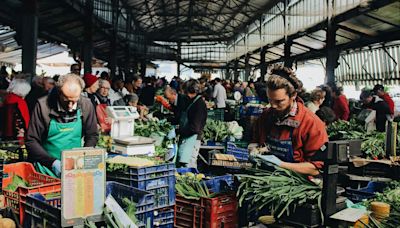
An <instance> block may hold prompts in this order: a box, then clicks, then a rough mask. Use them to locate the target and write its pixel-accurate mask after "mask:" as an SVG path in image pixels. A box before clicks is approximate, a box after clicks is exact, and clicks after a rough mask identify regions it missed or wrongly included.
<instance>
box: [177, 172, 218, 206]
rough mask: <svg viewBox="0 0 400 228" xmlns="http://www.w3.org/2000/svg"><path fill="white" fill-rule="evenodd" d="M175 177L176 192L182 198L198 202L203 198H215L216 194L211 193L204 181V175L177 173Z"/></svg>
mask: <svg viewBox="0 0 400 228" xmlns="http://www.w3.org/2000/svg"><path fill="white" fill-rule="evenodd" d="M175 176H176V184H175V190H176V192H177V193H178V194H179V195H181V196H182V197H184V198H186V199H195V200H198V199H200V198H201V197H203V198H212V197H214V196H215V194H214V193H210V191H209V190H208V188H207V186H206V184H205V182H203V181H202V180H203V178H205V176H204V174H197V175H195V174H194V173H191V172H188V173H185V174H184V175H180V174H178V173H176V174H175Z"/></svg>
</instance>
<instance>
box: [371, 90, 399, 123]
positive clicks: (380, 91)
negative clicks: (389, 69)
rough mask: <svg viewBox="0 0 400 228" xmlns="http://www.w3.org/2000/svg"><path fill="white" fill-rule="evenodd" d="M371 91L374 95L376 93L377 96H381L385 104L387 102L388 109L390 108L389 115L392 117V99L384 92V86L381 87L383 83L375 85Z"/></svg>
mask: <svg viewBox="0 0 400 228" xmlns="http://www.w3.org/2000/svg"><path fill="white" fill-rule="evenodd" d="M373 91H374V93H375V94H376V95H378V97H379V98H381V99H382V100H384V101H385V102H386V104H388V106H389V109H390V115H392V117H393V115H394V101H393V99H392V98H391V97H390V95H389V94H388V93H386V92H385V88H384V87H383V85H380V84H377V85H375V86H374V89H373Z"/></svg>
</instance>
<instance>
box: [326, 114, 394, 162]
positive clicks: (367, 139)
mask: <svg viewBox="0 0 400 228" xmlns="http://www.w3.org/2000/svg"><path fill="white" fill-rule="evenodd" d="M327 131H328V135H329V140H331V141H332V140H350V139H361V140H362V144H361V151H362V152H363V153H364V155H365V157H366V158H368V159H378V158H383V157H385V133H384V132H377V131H373V132H368V133H367V132H366V131H365V130H364V128H363V126H362V125H360V124H359V123H358V122H357V121H356V120H355V119H351V120H350V121H348V122H347V121H343V120H338V121H336V122H334V123H332V124H331V125H329V126H328V129H327ZM399 133H400V131H399ZM399 133H398V137H397V138H398V140H397V143H398V146H400V140H399V139H400V134H399Z"/></svg>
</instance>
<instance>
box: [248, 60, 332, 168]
mask: <svg viewBox="0 0 400 228" xmlns="http://www.w3.org/2000/svg"><path fill="white" fill-rule="evenodd" d="M299 90H301V86H300V83H299V80H298V79H297V78H296V77H295V75H294V73H293V72H292V71H291V70H290V69H288V68H283V67H281V66H277V67H276V68H275V69H274V70H273V71H272V75H271V76H270V77H269V78H268V81H267V96H268V100H269V102H270V104H271V108H269V109H267V110H266V111H264V113H263V114H262V115H261V116H260V118H259V119H258V123H257V125H256V127H255V132H254V133H255V134H254V142H255V143H258V145H260V146H261V145H266V146H267V148H268V149H269V151H270V153H269V155H260V156H259V157H260V159H261V160H263V161H265V162H267V163H268V164H274V165H276V166H279V167H282V168H285V169H290V170H292V171H294V172H297V173H301V174H306V175H318V174H319V170H320V169H321V168H322V166H323V163H322V162H321V161H314V159H313V156H314V155H315V154H316V153H320V152H323V151H324V150H325V143H326V142H328V135H327V132H326V130H325V124H324V123H323V122H322V121H321V120H320V119H319V118H318V116H316V115H315V114H314V113H312V112H311V111H310V110H309V109H307V108H306V107H305V105H304V103H303V101H302V100H301V99H300V98H298V97H297V91H299Z"/></svg>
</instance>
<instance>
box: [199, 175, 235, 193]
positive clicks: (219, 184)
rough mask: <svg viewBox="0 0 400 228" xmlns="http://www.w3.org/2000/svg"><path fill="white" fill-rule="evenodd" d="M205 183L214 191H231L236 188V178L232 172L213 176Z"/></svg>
mask: <svg viewBox="0 0 400 228" xmlns="http://www.w3.org/2000/svg"><path fill="white" fill-rule="evenodd" d="M205 183H206V185H207V187H208V189H210V191H212V192H214V193H221V192H230V191H233V190H234V180H233V175H231V174H227V175H223V176H216V177H212V179H210V180H206V181H205Z"/></svg>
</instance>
